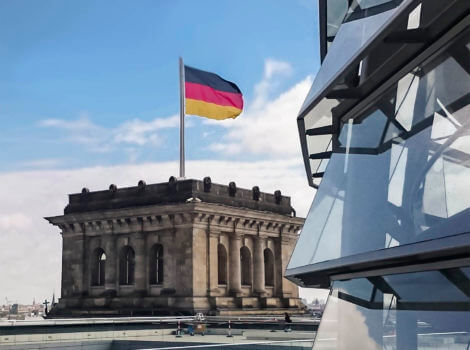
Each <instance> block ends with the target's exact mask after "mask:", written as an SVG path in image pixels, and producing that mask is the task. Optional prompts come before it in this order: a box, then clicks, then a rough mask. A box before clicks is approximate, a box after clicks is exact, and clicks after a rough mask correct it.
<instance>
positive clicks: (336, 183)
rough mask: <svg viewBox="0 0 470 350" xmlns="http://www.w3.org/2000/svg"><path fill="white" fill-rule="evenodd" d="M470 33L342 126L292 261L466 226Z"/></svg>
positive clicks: (469, 205) (469, 209)
mask: <svg viewBox="0 0 470 350" xmlns="http://www.w3.org/2000/svg"><path fill="white" fill-rule="evenodd" d="M469 41H470V35H469V32H468V31H467V32H465V33H463V34H462V35H461V36H460V37H459V38H458V39H457V40H456V41H455V42H454V43H453V44H451V45H449V47H448V48H447V50H446V51H445V52H444V53H442V54H440V55H439V56H438V57H436V58H435V59H432V60H431V61H429V62H426V63H425V64H422V65H420V66H419V67H417V68H416V69H413V71H412V72H410V73H409V74H407V75H405V76H404V77H403V78H402V79H401V80H400V81H399V82H398V83H397V84H395V86H393V87H392V88H391V89H390V90H389V91H388V92H387V93H386V94H384V95H383V97H382V98H381V99H380V100H378V101H376V102H375V104H374V105H373V106H372V107H371V108H370V109H369V110H367V111H365V112H364V113H363V114H361V115H358V116H357V118H355V119H354V120H352V122H348V123H345V124H344V125H343V127H342V129H341V133H340V136H339V143H340V145H339V148H337V149H335V150H334V153H333V155H332V156H331V159H330V160H329V162H328V167H327V169H326V172H325V174H324V176H323V180H322V185H321V186H320V188H319V191H318V192H317V194H316V197H315V200H314V203H313V204H312V207H311V209H310V212H309V215H308V218H307V221H306V223H305V225H304V228H303V230H302V234H301V236H300V238H299V241H298V243H297V247H296V250H295V251H294V255H293V257H292V258H291V261H290V264H289V268H294V267H298V266H304V265H308V264H312V263H316V262H321V261H325V260H330V259H336V258H340V257H344V256H349V255H353V254H358V253H364V252H368V251H373V250H378V249H383V248H388V247H392V246H397V245H403V244H408V243H414V242H419V241H424V240H430V239H435V238H440V237H444V236H450V235H456V234H461V233H466V232H470V217H469V215H470V187H469V186H468V179H469V178H470V119H469V118H468V116H469V115H470V63H469V62H468V61H467V60H462V59H459V57H469V56H470V50H469V48H468V43H469ZM462 50H464V51H466V54H465V55H462ZM312 251H313V254H312Z"/></svg>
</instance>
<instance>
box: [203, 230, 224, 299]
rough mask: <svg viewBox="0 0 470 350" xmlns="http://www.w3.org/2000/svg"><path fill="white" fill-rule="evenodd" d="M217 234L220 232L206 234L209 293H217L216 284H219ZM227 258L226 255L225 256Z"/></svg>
mask: <svg viewBox="0 0 470 350" xmlns="http://www.w3.org/2000/svg"><path fill="white" fill-rule="evenodd" d="M219 235H220V232H209V233H208V235H207V239H208V246H209V252H208V259H209V264H208V270H209V295H212V294H214V295H217V294H218V293H217V291H218V285H219V275H218V267H219V266H218V250H217V246H218V244H219ZM227 259H228V257H227Z"/></svg>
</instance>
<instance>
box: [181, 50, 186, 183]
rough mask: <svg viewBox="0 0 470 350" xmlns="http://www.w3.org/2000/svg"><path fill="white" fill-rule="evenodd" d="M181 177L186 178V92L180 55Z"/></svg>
mask: <svg viewBox="0 0 470 350" xmlns="http://www.w3.org/2000/svg"><path fill="white" fill-rule="evenodd" d="M179 61H180V178H183V179H184V178H185V173H184V115H185V114H186V113H185V92H184V64H183V58H181V57H180V60H179Z"/></svg>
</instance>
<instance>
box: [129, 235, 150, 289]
mask: <svg viewBox="0 0 470 350" xmlns="http://www.w3.org/2000/svg"><path fill="white" fill-rule="evenodd" d="M132 238H134V239H133V241H134V242H135V243H134V247H135V267H134V268H135V270H134V278H135V291H136V292H139V293H145V292H146V290H147V278H146V277H147V273H146V271H147V269H146V266H145V261H146V260H147V259H145V253H146V252H145V237H144V235H143V233H142V232H138V233H136V234H135V235H134V237H132Z"/></svg>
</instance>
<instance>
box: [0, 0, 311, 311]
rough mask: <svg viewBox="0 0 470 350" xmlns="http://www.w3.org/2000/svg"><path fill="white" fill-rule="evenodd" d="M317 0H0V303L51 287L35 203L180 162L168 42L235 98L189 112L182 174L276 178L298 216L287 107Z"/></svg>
mask: <svg viewBox="0 0 470 350" xmlns="http://www.w3.org/2000/svg"><path fill="white" fill-rule="evenodd" d="M315 3H316V1H315V0H269V1H268V0H243V1H242V0H238V1H221V0H213V1H212V0H200V1H189V0H187V1H176V0H171V1H156V0H155V1H144V0H139V1H119V0H112V1H111V0H106V1H104V0H103V1H87V0H80V1H63V0H60V1H59V0H58V1H53V0H41V1H33V0H30V1H23V0H15V1H0V120H1V125H2V127H1V128H0V198H1V200H0V281H9V283H6V284H3V285H2V288H0V303H1V302H2V301H3V300H5V297H8V298H9V300H13V301H19V302H21V303H27V302H31V300H32V299H33V298H36V300H44V299H45V298H48V299H50V297H51V295H52V291H53V290H54V289H55V291H56V295H59V294H60V274H61V236H60V234H59V232H58V230H57V229H56V228H55V227H52V226H51V225H49V224H48V223H47V222H46V221H45V220H44V219H43V217H46V216H54V215H60V214H61V213H62V212H63V208H64V207H65V205H66V204H67V194H68V193H76V192H79V191H80V190H81V188H82V187H88V188H90V190H102V189H106V188H108V186H109V184H111V183H114V184H116V185H117V186H118V187H122V186H133V185H134V186H135V185H136V184H137V182H138V181H139V180H140V179H143V180H145V181H147V183H155V182H163V181H167V179H168V178H169V177H170V176H171V175H177V174H178V154H179V152H178V145H179V139H178V135H179V134H178V132H179V131H178V110H179V89H178V84H179V82H178V57H179V56H182V57H183V58H184V60H185V63H187V64H188V65H191V66H194V67H197V68H200V69H204V70H209V71H212V72H215V73H217V74H219V75H221V76H223V77H224V78H226V79H229V80H232V81H234V82H235V83H236V84H238V86H239V87H240V88H241V90H242V92H243V93H244V98H245V108H244V112H243V113H242V114H241V115H240V116H239V117H238V118H237V119H235V120H227V121H211V120H209V119H205V118H200V117H187V123H186V124H187V128H186V159H187V163H186V175H187V177H190V178H197V179H202V178H203V177H204V176H207V175H209V176H211V177H212V181H213V182H217V183H228V182H229V181H236V183H237V185H238V186H240V187H245V188H251V187H252V186H254V185H258V186H260V189H261V190H262V191H264V192H270V193H273V192H274V191H275V190H277V189H280V190H281V191H282V193H283V194H285V195H290V196H291V197H292V203H293V205H294V208H295V209H296V210H297V213H298V215H299V216H305V215H306V214H307V211H308V207H309V205H310V203H311V201H312V198H313V196H314V192H313V190H312V189H311V188H309V187H308V185H307V179H306V176H305V170H304V168H303V162H302V157H301V153H300V143H299V139H298V132H297V125H296V116H297V113H298V111H299V109H300V107H301V105H302V103H303V101H304V99H305V96H306V95H307V92H308V90H309V88H310V86H311V84H312V80H313V76H314V75H315V73H316V71H317V70H318V68H319V58H318V41H317V37H318V32H317V27H318V24H317V16H316V8H315ZM11 247H14V249H11ZM26 252H27V253H26ZM25 286H27V287H25ZM302 293H304V294H303V295H308V293H306V292H305V291H304V292H302Z"/></svg>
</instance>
